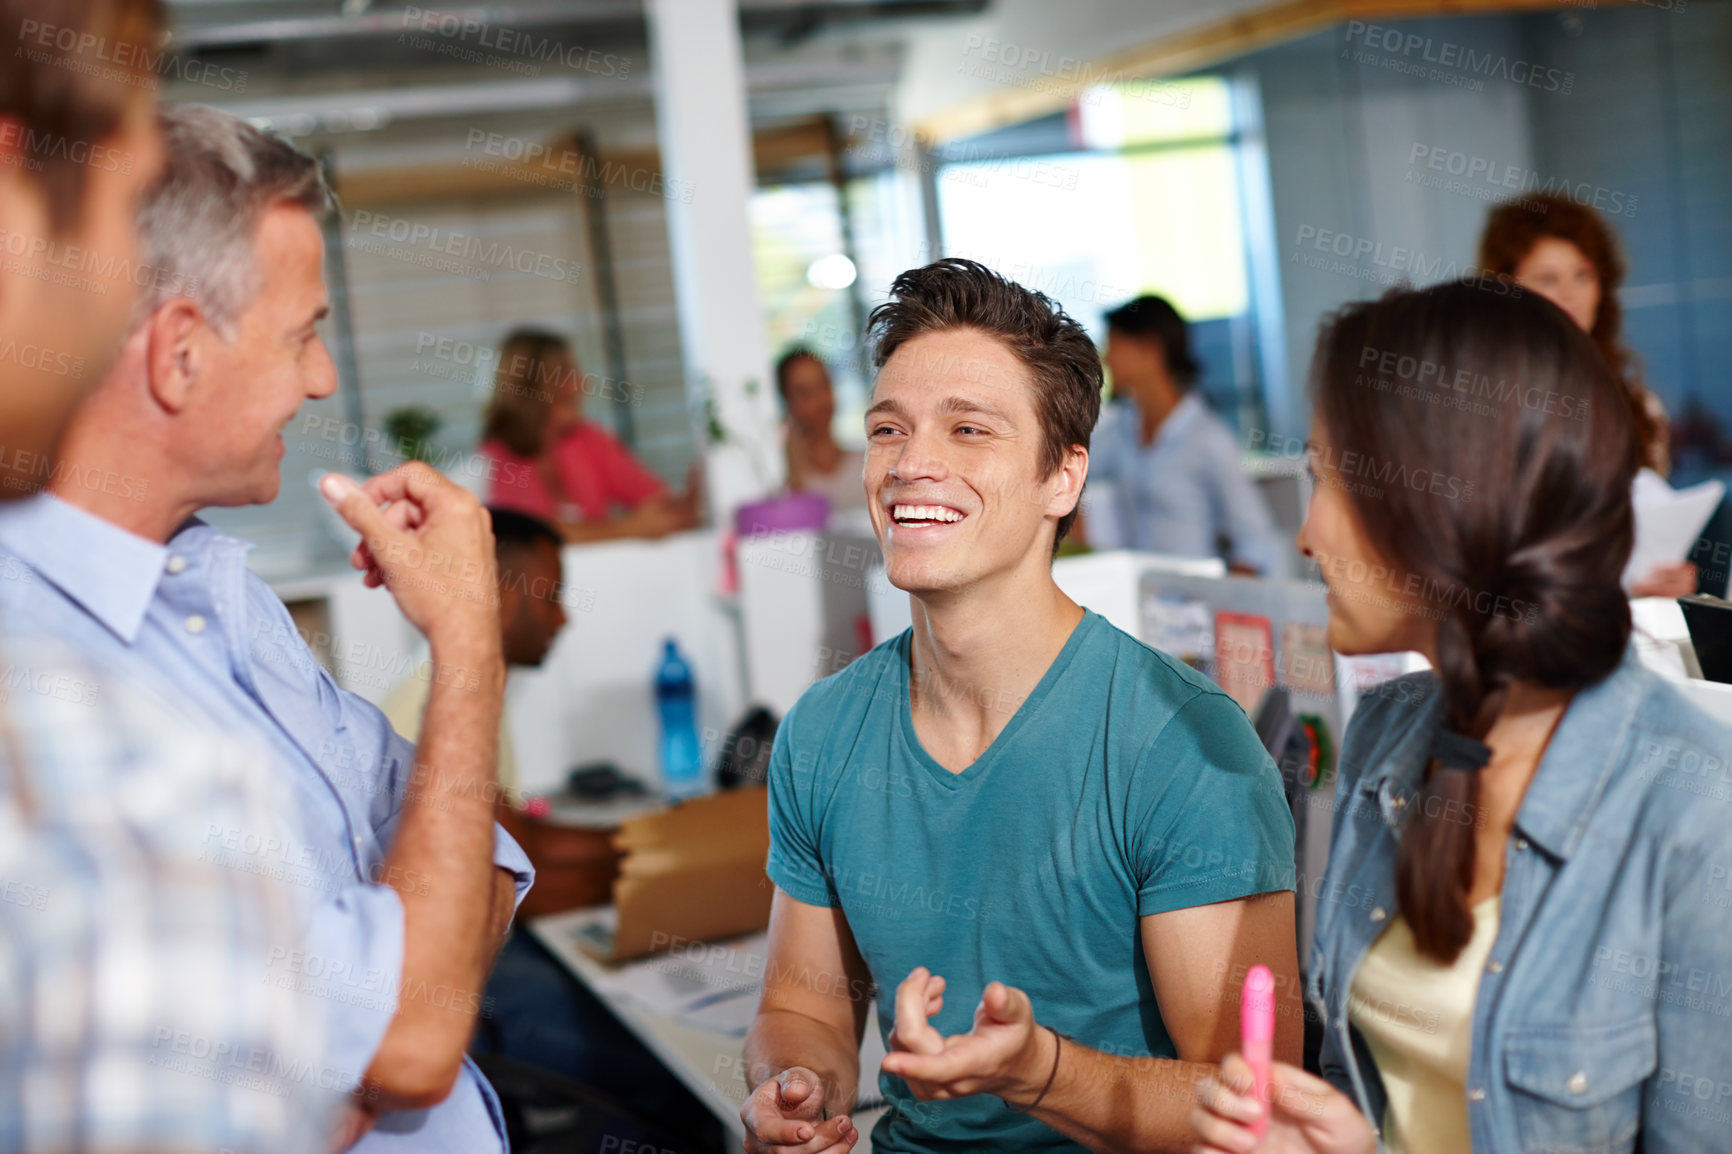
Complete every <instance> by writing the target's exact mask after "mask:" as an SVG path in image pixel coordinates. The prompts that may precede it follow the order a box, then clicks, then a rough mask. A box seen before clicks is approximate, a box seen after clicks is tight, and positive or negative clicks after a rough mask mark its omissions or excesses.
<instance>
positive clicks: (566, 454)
mask: <svg viewBox="0 0 1732 1154" xmlns="http://www.w3.org/2000/svg"><path fill="white" fill-rule="evenodd" d="M588 379H589V378H588V377H586V376H585V374H583V373H582V372H580V371H579V370H578V367H577V358H576V357H575V356H573V355H572V351H571V345H570V344H569V343H568V342H567V341H566V340H565V338H564V337H560V336H556V335H555V334H553V333H549V332H544V331H542V330H540V329H518V330H517V331H515V332H513V333H512V334H511V335H510V336H508V337H506V338H505V343H504V344H503V345H502V346H501V347H500V350H499V367H498V369H496V370H495V372H494V377H493V399H492V400H491V401H489V402H488V403H487V413H486V415H485V416H484V417H483V423H482V429H481V452H482V455H484V456H486V457H488V458H489V459H490V460H491V461H492V462H493V463H494V467H493V468H492V469H490V470H489V477H490V484H489V489H488V494H487V503H488V504H489V505H491V506H493V507H495V508H499V509H515V510H517V511H518V512H520V513H528V514H529V515H530V516H532V517H540V518H541V519H542V520H544V521H550V522H552V523H554V524H555V525H557V526H559V531H560V532H561V533H562V534H563V535H564V537H565V539H566V540H567V541H569V542H571V543H573V544H581V543H583V542H586V541H612V540H616V539H618V538H621V537H650V538H656V537H665V536H667V535H668V534H669V533H677V532H679V531H680V530H682V529H690V528H691V527H692V526H694V525H696V524H697V523H698V517H697V495H696V491H695V490H696V477H695V473H696V466H694V467H693V472H694V476H693V478H692V479H691V481H690V482H688V485H687V492H686V493H685V494H684V495H682V496H679V497H671V496H669V495H668V491H667V486H666V485H664V484H663V483H662V481H661V478H659V477H657V476H656V475H655V474H654V473H652V472H650V471H649V470H648V469H646V468H644V467H643V465H642V464H641V463H640V462H639V461H638V459H637V458H636V457H634V456H632V454H631V450H630V449H628V448H626V447H625V446H624V445H622V444H620V443H619V440H618V439H617V438H616V437H614V435H613V434H612V433H610V432H608V431H607V430H606V429H604V428H602V427H601V426H600V425H598V424H596V423H595V422H594V421H589V420H585V419H584V416H583V394H584V385H585V383H586V382H587V381H588Z"/></svg>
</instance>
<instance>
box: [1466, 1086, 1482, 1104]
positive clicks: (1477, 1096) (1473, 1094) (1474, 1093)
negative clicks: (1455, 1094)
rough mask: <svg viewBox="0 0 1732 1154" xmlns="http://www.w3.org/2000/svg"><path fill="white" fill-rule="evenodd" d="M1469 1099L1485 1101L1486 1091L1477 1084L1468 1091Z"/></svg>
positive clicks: (1471, 1100) (1470, 1100)
mask: <svg viewBox="0 0 1732 1154" xmlns="http://www.w3.org/2000/svg"><path fill="white" fill-rule="evenodd" d="M1467 1100H1468V1101H1469V1102H1483V1101H1485V1091H1484V1090H1483V1089H1481V1088H1480V1087H1478V1086H1475V1087H1474V1088H1473V1089H1471V1090H1469V1091H1468V1092H1467Z"/></svg>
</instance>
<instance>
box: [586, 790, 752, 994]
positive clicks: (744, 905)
mask: <svg viewBox="0 0 1732 1154" xmlns="http://www.w3.org/2000/svg"><path fill="white" fill-rule="evenodd" d="M614 845H615V847H616V848H617V849H618V850H619V851H620V852H621V853H622V854H623V855H624V857H623V858H622V859H621V860H620V866H619V880H618V881H616V882H615V883H614V888H613V902H614V910H615V913H616V917H617V921H616V923H615V926H614V930H613V933H612V934H611V935H606V934H602V935H600V936H598V937H596V938H594V939H593V940H589V941H585V942H581V943H580V945H581V947H582V948H583V949H584V951H585V952H586V953H589V954H591V955H593V956H594V957H597V958H599V959H600V960H602V961H606V962H619V961H624V960H626V959H628V958H636V957H641V956H643V955H645V954H653V953H660V952H661V951H663V950H669V949H675V948H679V947H682V946H685V945H687V944H689V943H691V942H694V941H713V940H716V939H720V938H732V937H738V936H740V935H742V934H750V933H756V932H758V931H759V930H762V929H763V928H764V927H765V926H767V925H769V923H770V899H771V896H772V895H773V893H774V890H773V888H772V887H771V885H770V881H769V879H768V878H767V877H766V876H765V875H764V859H765V858H766V857H767V856H768V855H769V852H770V813H769V791H768V790H766V789H764V788H763V787H762V786H759V787H757V788H753V789H738V790H733V791H731V792H728V793H718V794H713V795H711V796H708V797H700V798H694V799H692V800H690V801H687V802H684V803H682V804H680V805H678V806H675V807H674V808H673V809H670V810H665V811H663V812H660V813H653V814H646V815H644V816H643V817H639V818H634V819H632V820H630V821H628V822H625V823H624V824H623V825H621V826H620V829H619V832H618V833H616V834H615V835H614Z"/></svg>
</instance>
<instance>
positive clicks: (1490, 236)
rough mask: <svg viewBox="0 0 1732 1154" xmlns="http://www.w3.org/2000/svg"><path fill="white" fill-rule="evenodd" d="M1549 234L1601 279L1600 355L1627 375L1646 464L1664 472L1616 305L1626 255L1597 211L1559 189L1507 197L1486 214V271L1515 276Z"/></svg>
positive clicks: (1657, 433) (1660, 444) (1660, 441)
mask: <svg viewBox="0 0 1732 1154" xmlns="http://www.w3.org/2000/svg"><path fill="white" fill-rule="evenodd" d="M1547 237H1551V238H1553V239H1555V240H1561V241H1566V242H1568V243H1570V244H1573V245H1575V246H1576V248H1578V249H1580V250H1581V253H1582V255H1583V256H1585V257H1587V258H1588V263H1589V264H1591V265H1593V266H1594V275H1595V276H1596V277H1597V278H1598V279H1599V282H1600V307H1599V311H1598V312H1596V313H1595V314H1594V327H1593V328H1592V329H1590V330H1588V335H1589V336H1591V337H1593V338H1594V344H1595V345H1597V346H1599V350H1600V354H1601V355H1602V356H1604V357H1605V358H1606V362H1607V363H1608V364H1610V365H1611V366H1612V368H1613V369H1614V370H1615V371H1616V372H1617V374H1618V376H1619V377H1621V378H1623V381H1624V385H1625V389H1626V391H1627V392H1628V394H1629V402H1630V421H1631V423H1632V425H1633V427H1634V429H1635V434H1636V443H1637V444H1638V445H1640V446H1641V448H1642V459H1643V463H1645V464H1647V465H1649V466H1650V467H1652V468H1654V469H1655V470H1656V471H1658V472H1661V473H1664V472H1666V469H1665V468H1663V467H1662V466H1663V464H1664V461H1665V458H1666V452H1665V449H1666V446H1665V444H1664V439H1665V436H1666V431H1665V429H1663V428H1661V426H1660V423H1659V422H1658V421H1656V420H1655V419H1654V416H1653V414H1652V413H1650V412H1649V411H1648V405H1647V397H1646V392H1647V388H1646V386H1645V385H1644V384H1643V383H1642V377H1641V373H1640V371H1639V370H1638V369H1637V367H1636V359H1635V356H1634V354H1632V353H1631V352H1630V349H1629V346H1627V345H1625V344H1624V331H1623V330H1624V311H1623V308H1622V307H1621V306H1620V305H1619V304H1618V287H1619V286H1620V285H1622V284H1623V283H1624V257H1623V254H1622V253H1621V252H1619V251H1618V239H1617V237H1616V236H1614V235H1613V233H1612V230H1611V227H1610V226H1609V225H1607V224H1606V222H1605V220H1604V219H1602V218H1601V216H1600V214H1599V213H1598V212H1595V211H1594V209H1593V208H1592V207H1590V206H1588V205H1585V204H1577V203H1576V202H1575V201H1574V200H1571V199H1570V198H1569V197H1568V196H1564V195H1561V194H1559V193H1555V192H1547V193H1536V194H1534V195H1532V196H1523V197H1518V198H1517V199H1515V200H1510V201H1505V202H1504V203H1502V204H1500V205H1497V206H1496V207H1494V208H1493V209H1492V210H1491V215H1490V216H1488V217H1487V218H1486V222H1485V233H1484V234H1483V235H1482V236H1481V237H1480V238H1479V263H1480V266H1481V267H1482V268H1484V269H1485V271H1486V272H1488V273H1502V274H1503V275H1505V276H1511V277H1513V276H1514V275H1515V270H1516V267H1517V266H1518V265H1520V264H1521V262H1522V261H1524V260H1526V259H1527V256H1528V254H1529V253H1530V252H1532V251H1533V249H1534V245H1536V244H1538V243H1539V242H1540V241H1542V240H1544V239H1546V238H1547Z"/></svg>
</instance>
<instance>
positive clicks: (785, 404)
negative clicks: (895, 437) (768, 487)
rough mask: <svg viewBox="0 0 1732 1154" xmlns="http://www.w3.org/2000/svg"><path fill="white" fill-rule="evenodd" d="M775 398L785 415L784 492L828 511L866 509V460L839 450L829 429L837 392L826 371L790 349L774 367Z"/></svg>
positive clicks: (807, 354)
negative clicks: (813, 496) (818, 497)
mask: <svg viewBox="0 0 1732 1154" xmlns="http://www.w3.org/2000/svg"><path fill="white" fill-rule="evenodd" d="M776 392H777V394H779V395H780V396H781V398H782V408H783V409H785V410H786V411H787V414H788V423H787V428H786V436H785V439H784V442H783V450H784V452H785V453H786V454H787V465H788V490H789V491H790V492H793V493H819V494H822V495H823V496H824V497H825V498H826V499H827V500H828V501H829V502H830V509H831V511H835V510H837V509H863V508H865V507H866V473H865V469H866V454H865V453H864V452H863V451H862V450H860V449H844V448H843V447H842V446H841V445H840V444H839V443H838V442H837V440H836V434H835V431H834V430H833V429H831V427H830V426H831V424H832V422H834V420H835V418H836V390H835V387H834V386H833V385H831V383H830V370H829V368H828V367H826V366H825V364H824V362H823V361H822V360H820V359H819V357H818V354H817V353H815V352H813V351H812V350H811V349H808V348H806V347H804V346H802V345H795V346H794V347H793V348H791V349H789V350H788V351H787V352H785V353H783V354H782V356H781V359H779V360H778V361H777V362H776Z"/></svg>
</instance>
